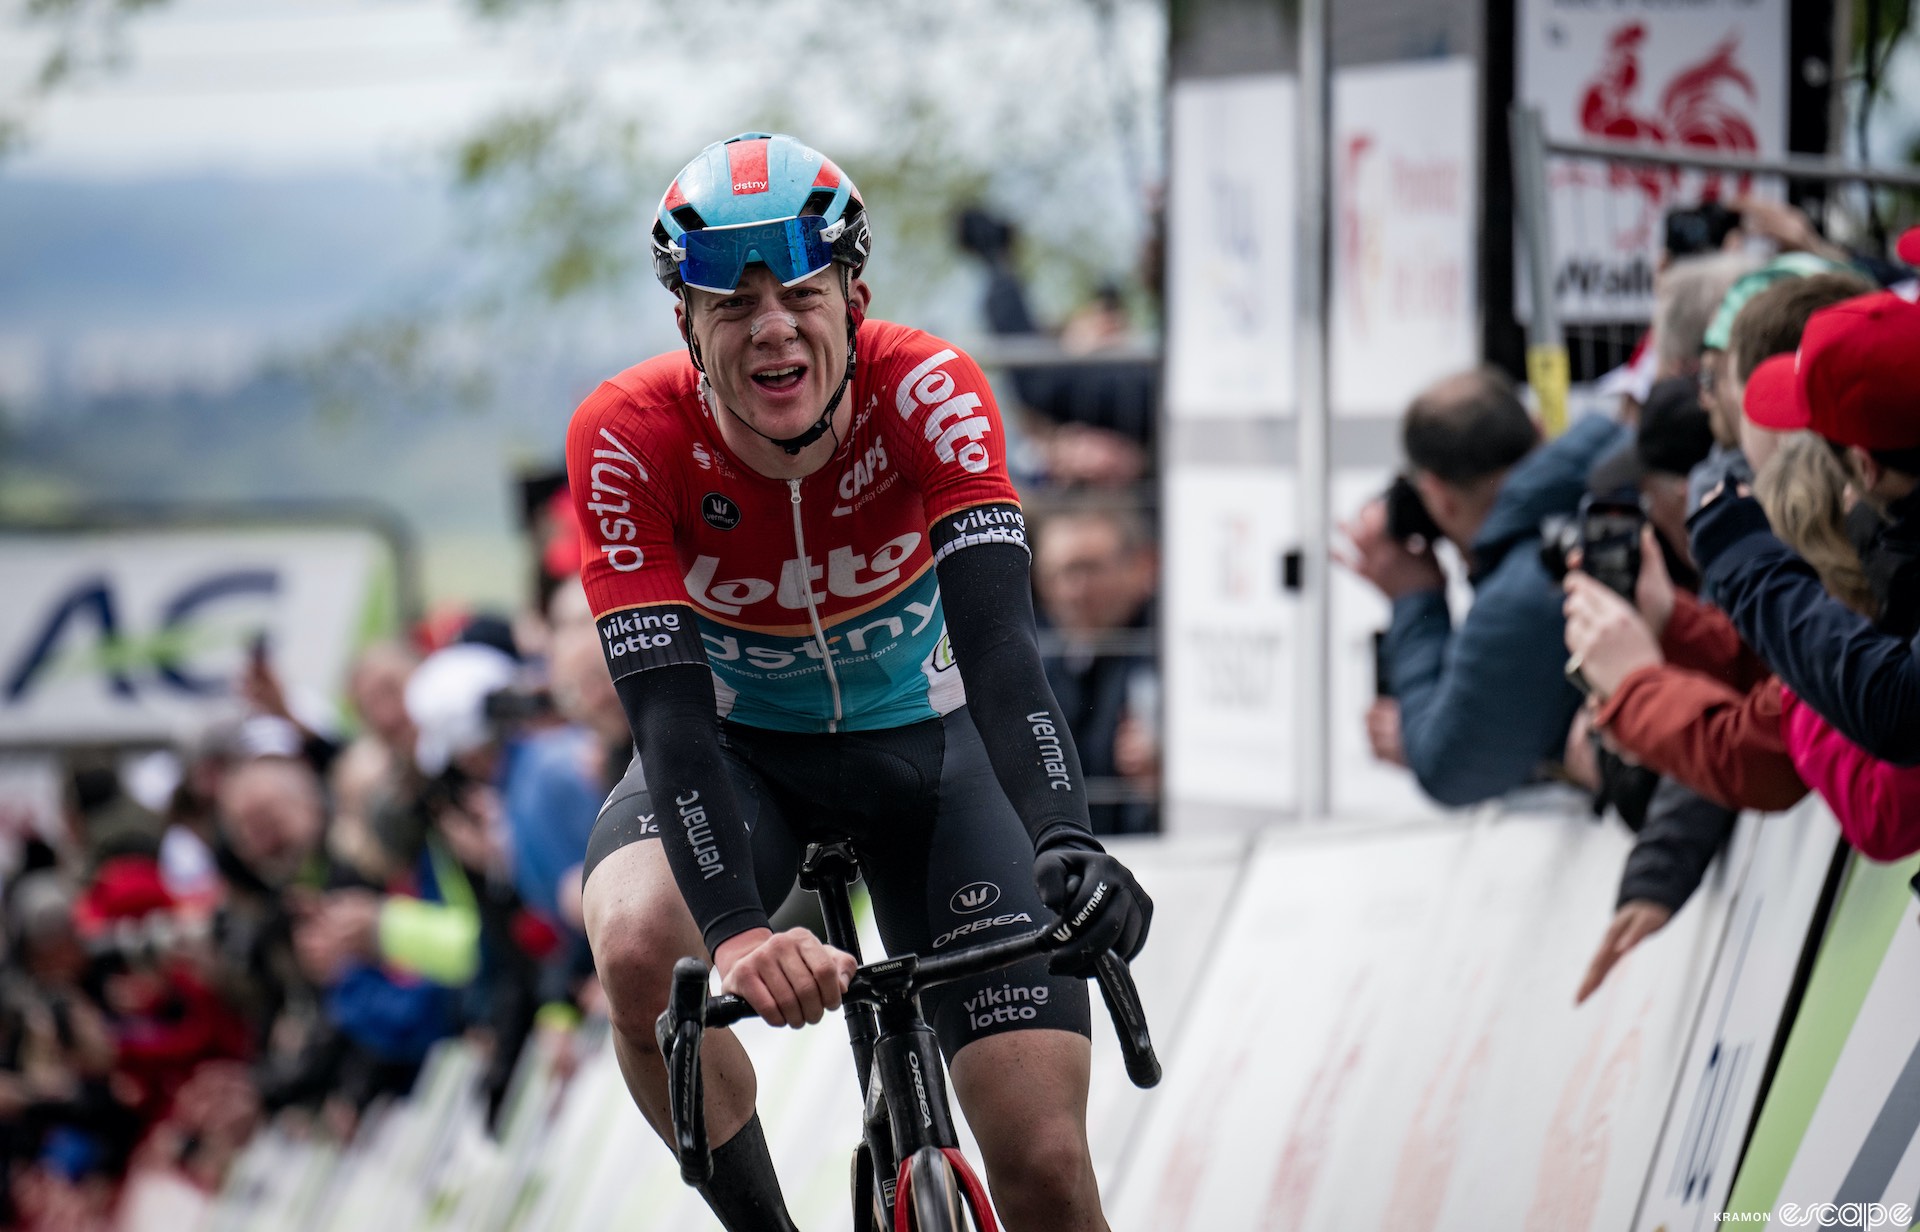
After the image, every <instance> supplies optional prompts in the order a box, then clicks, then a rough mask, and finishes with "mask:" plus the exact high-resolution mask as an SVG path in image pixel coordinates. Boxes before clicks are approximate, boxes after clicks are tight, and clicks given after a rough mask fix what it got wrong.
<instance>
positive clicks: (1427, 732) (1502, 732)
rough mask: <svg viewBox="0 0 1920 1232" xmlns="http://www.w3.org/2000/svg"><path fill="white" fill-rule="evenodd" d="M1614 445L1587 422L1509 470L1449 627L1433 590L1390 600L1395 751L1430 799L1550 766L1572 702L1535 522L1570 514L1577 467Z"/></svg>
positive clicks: (1524, 777)
mask: <svg viewBox="0 0 1920 1232" xmlns="http://www.w3.org/2000/svg"><path fill="white" fill-rule="evenodd" d="M1626 439H1628V437H1627V434H1626V432H1625V430H1624V429H1623V428H1621V427H1620V426H1619V425H1617V424H1615V423H1613V422H1611V421H1609V420H1605V419H1587V420H1583V421H1582V422H1580V423H1578V424H1575V425H1574V426H1573V427H1572V428H1570V429H1568V430H1567V433H1566V435H1564V436H1562V437H1560V438H1559V439H1558V440H1556V441H1553V442H1552V443H1551V444H1548V445H1546V446H1544V447H1543V448H1541V449H1540V450H1539V451H1537V452H1536V453H1534V454H1532V455H1531V456H1529V457H1528V458H1527V459H1526V460H1525V461H1523V462H1521V463H1519V464H1518V465H1517V466H1515V467H1514V469H1513V471H1512V473H1511V474H1510V475H1509V476H1508V477H1507V481H1506V482H1505V483H1504V484H1503V485H1501V488H1500V494H1499V497H1498V498H1497V500H1496V502H1495V504H1494V507H1493V510H1492V512H1491V513H1490V514H1488V516H1487V520H1486V523H1485V525H1484V526H1482V527H1481V529H1480V533H1479V534H1478V535H1476V536H1475V537H1474V539H1473V543H1472V549H1471V557H1472V570H1471V573H1470V578H1471V581H1472V583H1473V606H1472V607H1471V608H1470V609H1469V610H1468V612H1467V615H1466V618H1465V619H1464V620H1462V621H1461V622H1460V627H1459V628H1458V629H1455V628H1454V627H1453V622H1452V618H1451V617H1450V615H1449V613H1448V611H1447V597H1446V593H1445V592H1444V591H1440V590H1426V591H1420V592H1417V593H1414V594H1411V595H1406V596H1403V597H1402V598H1400V599H1398V600H1396V601H1395V603H1394V605H1393V623H1392V625H1391V626H1390V627H1389V628H1388V631H1387V643H1386V651H1385V654H1386V668H1387V674H1388V680H1389V681H1390V683H1391V685H1392V689H1393V695H1394V697H1395V698H1396V699H1397V700H1398V701H1399V703H1400V738H1401V745H1402V748H1403V749H1404V750H1405V755H1406V759H1407V765H1408V768H1410V769H1411V770H1412V771H1413V773H1414V777H1415V778H1417V779H1418V780H1419V782H1420V787H1421V789H1422V790H1424V791H1425V792H1426V793H1427V794H1428V795H1430V796H1432V797H1433V798H1434V799H1435V800H1437V801H1439V802H1440V803H1442V804H1448V805H1465V804H1473V803H1476V802H1478V801H1481V800H1485V799H1489V798H1490V797H1493V796H1497V795H1500V794H1502V793H1503V792H1506V791H1510V790H1512V789H1513V788H1515V787H1520V786H1523V785H1525V784H1527V783H1529V782H1532V781H1533V780H1534V779H1536V778H1538V777H1539V774H1540V770H1541V768H1542V767H1543V766H1546V765H1549V764H1552V763H1555V762H1558V761H1559V760H1560V757H1561V752H1562V750H1563V749H1564V747H1565V745H1566V739H1567V729H1568V727H1569V726H1571V724H1572V722H1573V716H1574V712H1575V711H1577V710H1579V708H1580V701H1581V698H1580V694H1579V692H1578V691H1577V690H1575V689H1574V688H1573V686H1572V685H1570V684H1568V683H1567V681H1566V677H1565V675H1564V669H1565V666H1566V658H1567V653H1566V646H1565V644H1564V642H1563V637H1564V630H1563V623H1564V622H1563V619H1562V617H1561V614H1560V604H1561V595H1560V587H1559V586H1558V585H1557V584H1556V583H1555V582H1554V580H1553V578H1552V577H1551V576H1549V575H1548V573H1547V570H1546V566H1545V565H1544V564H1542V563H1541V560H1540V520H1541V519H1542V518H1544V517H1547V516H1548V515H1550V514H1556V513H1558V514H1570V513H1572V512H1573V511H1574V510H1575V509H1576V508H1577V507H1578V506H1579V504H1580V498H1581V496H1583V495H1584V494H1585V493H1586V487H1587V471H1588V470H1589V469H1591V468H1592V466H1593V464H1594V463H1595V462H1596V461H1598V460H1599V459H1600V458H1602V457H1604V456H1606V455H1607V454H1608V453H1609V452H1611V451H1612V450H1614V449H1616V448H1618V447H1619V445H1620V444H1621V443H1622V442H1623V441H1624V440H1626Z"/></svg>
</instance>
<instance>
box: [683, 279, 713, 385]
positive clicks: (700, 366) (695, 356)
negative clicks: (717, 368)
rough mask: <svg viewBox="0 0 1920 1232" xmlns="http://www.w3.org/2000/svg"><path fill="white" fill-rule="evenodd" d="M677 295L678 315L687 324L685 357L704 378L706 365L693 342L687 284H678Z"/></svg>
mask: <svg viewBox="0 0 1920 1232" xmlns="http://www.w3.org/2000/svg"><path fill="white" fill-rule="evenodd" d="M678 293H679V296H680V315H681V316H682V317H683V318H684V319H685V320H686V323H687V355H688V356H689V357H690V358H691V359H692V360H693V370H694V371H695V372H698V373H699V374H700V375H702V376H705V375H706V374H707V365H706V363H705V361H703V360H702V359H701V358H700V344H699V343H698V342H695V341H694V340H693V296H692V294H691V293H689V292H688V290H687V284H686V283H684V282H683V283H681V284H680V286H679V290H678Z"/></svg>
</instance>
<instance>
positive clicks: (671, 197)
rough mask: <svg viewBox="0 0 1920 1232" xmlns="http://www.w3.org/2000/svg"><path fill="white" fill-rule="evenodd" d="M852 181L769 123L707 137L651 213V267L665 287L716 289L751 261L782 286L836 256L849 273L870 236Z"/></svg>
mask: <svg viewBox="0 0 1920 1232" xmlns="http://www.w3.org/2000/svg"><path fill="white" fill-rule="evenodd" d="M872 242H873V241H872V235H871V233H870V232H869V231H868V228H867V212H866V206H865V205H864V204H863V203H862V202H861V200H860V192H859V190H858V189H856V188H855V187H854V186H853V181H852V180H851V179H849V178H847V176H846V175H845V174H843V173H842V172H841V170H840V168H838V167H836V166H834V165H833V162H832V161H831V160H830V159H828V158H827V157H825V156H824V155H822V154H821V153H820V152H819V151H817V150H814V149H811V148H809V147H808V146H806V145H804V144H802V143H801V142H799V141H797V140H795V139H794V138H792V137H788V136H785V135H783V134H778V133H741V134H740V135H739V136H737V137H729V138H728V139H727V140H725V141H716V142H714V143H713V144H712V145H710V146H708V147H707V148H706V149H704V150H702V151H700V154H699V156H698V157H696V158H695V159H694V160H693V161H692V162H690V163H688V164H687V165H686V166H685V167H684V168H682V169H681V171H680V174H679V175H677V176H675V177H674V179H673V183H672V185H670V186H669V187H668V188H667V194H666V196H664V197H662V198H661V199H660V209H659V211H658V212H657V213H656V214H655V215H654V220H653V272H654V276H655V277H657V278H658V279H659V280H660V283H661V285H662V286H664V287H666V288H667V290H669V291H673V292H675V293H678V292H679V291H680V289H681V288H682V287H683V286H685V287H698V288H700V289H701V290H705V291H713V292H717V293H722V294H724V293H726V292H729V291H732V290H733V289H734V288H735V287H737V286H738V285H739V284H740V276H741V274H742V273H743V272H744V271H745V269H746V267H747V266H748V265H749V264H751V263H754V262H759V263H760V264H763V265H765V266H766V267H767V268H768V269H770V270H772V271H773V273H774V275H775V276H776V277H777V278H779V279H780V281H781V282H782V283H783V284H785V285H787V286H792V285H793V284H794V283H797V282H801V281H803V280H805V279H808V278H811V277H813V276H814V275H815V274H817V273H819V272H820V271H821V270H823V269H825V268H827V266H829V265H831V264H834V263H836V262H837V263H838V264H840V265H843V266H845V267H846V268H847V269H848V270H849V271H851V273H852V275H853V276H854V277H858V276H859V274H860V271H861V270H862V269H863V268H864V267H865V266H866V263H867V253H868V251H869V249H870V247H871V245H872Z"/></svg>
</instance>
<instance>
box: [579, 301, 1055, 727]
mask: <svg viewBox="0 0 1920 1232" xmlns="http://www.w3.org/2000/svg"><path fill="white" fill-rule="evenodd" d="M858 337H859V366H858V369H857V372H856V375H855V378H854V383H853V388H852V390H851V391H850V392H849V394H848V398H849V400H850V402H851V405H852V406H853V408H854V413H853V420H852V423H851V425H850V427H849V428H848V432H847V437H846V439H845V441H843V442H842V443H841V445H840V448H839V449H838V450H837V451H836V453H835V454H834V457H833V461H832V462H831V463H830V464H829V465H827V466H825V467H823V468H821V469H820V470H818V471H816V472H814V473H813V474H811V475H808V476H806V477H805V478H803V479H790V480H789V479H770V478H768V477H766V476H764V475H761V474H759V473H757V472H755V471H754V470H752V469H751V468H750V467H748V466H747V465H745V464H744V463H742V462H741V461H740V460H739V459H738V458H737V457H735V456H734V454H733V452H732V450H730V449H729V448H728V446H727V444H726V442H725V440H724V439H723V438H722V437H721V435H720V430H719V428H718V426H717V425H716V423H715V421H714V415H715V414H716V412H717V408H716V407H715V406H714V405H713V404H712V403H711V401H710V400H709V399H707V398H706V397H704V396H703V393H702V384H701V381H700V378H699V373H698V372H697V371H696V370H695V369H694V367H693V364H692V362H691V361H690V360H689V359H688V357H687V356H686V355H685V354H684V353H676V354H672V355H663V356H660V357H658V358H655V359H651V360H648V361H647V362H645V363H642V364H639V365H636V366H635V367H632V368H629V369H628V370H626V371H625V372H623V373H621V374H620V375H618V376H616V377H614V378H612V379H611V380H609V381H606V382H605V383H603V384H602V385H601V386H600V387H599V388H598V389H596V390H595V391H594V392H593V393H592V394H591V395H589V396H588V398H587V399H586V401H585V402H583V403H582V404H581V405H580V408H579V410H578V411H576V412H575V414H574V417H573V422H572V425H571V427H570V429H569V431H568V436H567V470H568V473H569V475H570V476H572V488H573V499H574V503H575V507H576V509H577V510H578V512H579V514H580V522H581V534H582V536H583V556H584V563H583V568H582V582H583V583H584V585H585V588H586V593H587V598H588V601H589V602H590V603H591V605H592V607H593V612H594V616H595V617H596V619H597V623H598V626H599V629H600V634H601V639H602V646H603V649H604V650H605V651H606V654H607V661H608V664H609V665H610V667H611V670H612V672H613V675H614V678H615V680H616V681H618V680H620V679H622V678H623V677H626V676H629V675H631V674H633V673H634V672H636V671H640V670H642V669H645V668H649V667H658V666H664V665H667V664H671V663H689V662H701V661H703V660H704V661H705V662H706V663H707V665H708V666H709V667H710V668H711V670H712V672H713V676H714V684H715V694H716V698H717V701H718V704H719V711H720V714H721V715H722V716H724V717H727V718H730V719H732V720H733V721H735V722H739V723H745V724H748V725H751V726H754V727H763V728H771V729H775V730H779V731H796V732H829V731H869V730H875V729H879V728H888V727H899V726H903V725H905V724H909V723H915V722H919V721H921V720H923V719H928V718H932V717H934V716H935V715H941V714H946V713H949V712H951V711H953V710H955V709H957V708H958V707H960V706H961V705H963V704H965V701H966V695H965V691H964V689H963V688H962V686H961V683H960V675H959V672H958V671H956V670H955V668H954V663H953V654H952V651H951V649H950V647H949V644H948V641H947V637H946V622H945V620H944V617H943V615H942V612H941V605H940V587H939V583H938V581H937V580H936V578H935V573H934V567H935V566H936V565H937V564H938V563H939V562H940V561H941V560H943V559H945V557H946V556H947V555H948V554H950V553H952V552H954V551H957V550H959V549H960V548H962V547H966V546H969V545H971V544H977V543H1017V544H1021V545H1023V546H1024V545H1025V543H1026V532H1025V525H1024V522H1023V521H1022V517H1021V513H1020V507H1019V499H1018V497H1017V495H1016V494H1015V492H1014V489H1013V484H1012V482H1011V480H1009V478H1008V477H1007V467H1006V438H1005V435H1004V433H1003V431H1002V428H1001V423H1000V412H999V409H998V407H996V406H995V404H994V400H993V393H992V391H991V389H990V388H989V387H988V385H987V381H986V378H985V376H984V375H983V374H982V373H981V371H980V369H979V367H978V366H977V365H976V364H975V363H974V362H973V360H972V359H970V358H969V357H967V355H965V354H964V353H963V352H961V351H959V350H958V349H956V348H954V347H952V346H949V345H947V344H946V343H944V342H942V341H941V340H940V339H938V338H935V337H932V336H931V335H928V334H925V333H922V332H920V331H918V330H913V329H908V328H906V327H904V326H900V325H894V324H890V323H888V322H884V321H873V320H869V321H866V322H865V323H863V324H862V325H861V327H860V331H859V336H858ZM718 413H724V412H718ZM682 605H690V606H691V607H692V609H693V611H694V613H695V619H694V623H696V624H697V625H698V628H697V629H688V628H683V627H681V626H682V625H683V623H685V622H684V620H683V613H684V612H685V610H686V608H685V606H682ZM696 633H697V634H698V637H697V639H696V637H695V636H694V635H695V634H696Z"/></svg>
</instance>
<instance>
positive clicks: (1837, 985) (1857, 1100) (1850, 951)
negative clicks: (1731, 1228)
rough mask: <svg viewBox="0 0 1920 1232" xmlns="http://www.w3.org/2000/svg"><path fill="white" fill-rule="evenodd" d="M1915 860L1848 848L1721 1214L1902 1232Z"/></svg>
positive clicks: (1912, 1107)
mask: <svg viewBox="0 0 1920 1232" xmlns="http://www.w3.org/2000/svg"><path fill="white" fill-rule="evenodd" d="M1916 870H1920V856H1915V857H1910V858H1908V859H1906V860H1902V861H1901V862H1900V863H1898V864H1874V863H1870V862H1868V861H1866V860H1863V859H1861V858H1860V857H1858V856H1856V857H1854V861H1853V865H1852V867H1851V868H1850V869H1849V870H1848V873H1847V882H1846V886H1845V887H1844V888H1843V889H1842V891H1841V893H1840V903H1839V906H1837V907H1836V908H1835V909H1834V915H1833V923H1832V925H1831V926H1830V927H1829V929H1828V931H1827V937H1826V941H1825V943H1824V944H1823V945H1822V946H1821V949H1820V958H1819V960H1818V961H1817V962H1816V963H1815V964H1814V968H1813V977H1812V978H1811V979H1810V980H1809V981H1808V983H1807V993H1806V999H1805V1001H1804V1002H1803V1003H1802V1005H1801V1009H1800V1016H1799V1018H1798V1019H1797V1020H1796V1021H1795V1022H1794V1025H1793V1032H1792V1034H1791V1035H1789V1036H1788V1037H1787V1047H1786V1051H1785V1052H1783V1053H1782V1054H1781V1056H1780V1069H1779V1072H1778V1073H1776V1074H1775V1075H1774V1079H1773V1086H1772V1088H1771V1089H1769V1090H1768V1092H1767V1102H1766V1107H1765V1108H1764V1109H1762V1111H1761V1113H1760V1121H1759V1124H1758V1125H1756V1126H1755V1127H1754V1131H1753V1144H1752V1146H1750V1147H1749V1148H1748V1150H1747V1157H1746V1159H1745V1160H1744V1161H1743V1162H1742V1164H1741V1166H1740V1178H1739V1180H1737V1181H1736V1182H1735V1183H1734V1187H1733V1197H1732V1199H1731V1201H1729V1203H1728V1206H1727V1210H1728V1218H1729V1219H1733V1220H1741V1221H1743V1222H1744V1221H1753V1222H1756V1223H1757V1222H1765V1223H1770V1224H1771V1225H1772V1226H1774V1227H1782V1226H1784V1227H1803V1228H1804V1227H1821V1228H1853V1229H1863V1230H1864V1229H1874V1228H1906V1227H1909V1226H1911V1225H1912V1224H1913V1223H1914V1221H1915V1211H1916V1208H1920V1154H1917V1153H1916V1152H1915V1150H1914V1143H1915V1141H1916V1140H1920V980H1915V979H1914V978H1913V973H1914V972H1915V971H1916V970H1920V903H1917V902H1916V901H1915V897H1914V891H1913V889H1912V888H1911V887H1910V886H1909V885H1908V879H1909V878H1911V877H1912V876H1913V875H1914V873H1915V871H1916Z"/></svg>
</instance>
